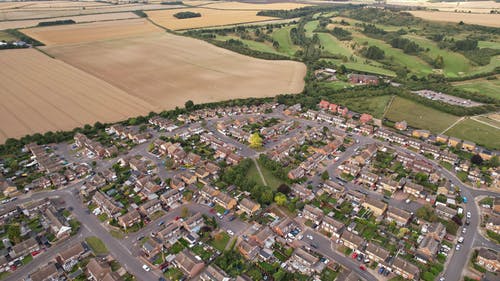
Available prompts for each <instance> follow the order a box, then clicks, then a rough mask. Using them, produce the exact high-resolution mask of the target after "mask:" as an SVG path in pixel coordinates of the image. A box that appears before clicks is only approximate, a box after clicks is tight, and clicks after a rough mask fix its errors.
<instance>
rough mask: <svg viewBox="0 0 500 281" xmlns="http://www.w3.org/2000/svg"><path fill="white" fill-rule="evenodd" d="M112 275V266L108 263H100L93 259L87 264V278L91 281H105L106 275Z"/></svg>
mask: <svg viewBox="0 0 500 281" xmlns="http://www.w3.org/2000/svg"><path fill="white" fill-rule="evenodd" d="M108 274H111V266H110V265H109V264H108V263H107V262H99V261H97V259H95V258H92V259H90V260H89V262H88V264H87V276H88V277H89V278H88V279H89V280H94V281H104V278H105V277H106V275H108Z"/></svg>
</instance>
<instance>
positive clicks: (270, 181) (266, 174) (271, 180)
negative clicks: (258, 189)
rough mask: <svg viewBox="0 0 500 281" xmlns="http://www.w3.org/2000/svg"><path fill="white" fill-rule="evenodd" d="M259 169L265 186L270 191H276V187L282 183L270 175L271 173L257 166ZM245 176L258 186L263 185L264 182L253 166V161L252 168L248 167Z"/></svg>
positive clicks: (261, 166)
mask: <svg viewBox="0 0 500 281" xmlns="http://www.w3.org/2000/svg"><path fill="white" fill-rule="evenodd" d="M257 163H258V161H257ZM259 167H260V171H261V172H262V175H263V176H264V179H265V180H266V183H267V185H268V186H269V187H271V188H272V189H277V188H278V186H280V184H282V183H284V182H283V181H282V180H280V179H278V178H277V177H275V176H274V175H273V174H272V173H271V171H270V170H268V169H267V168H265V167H264V166H263V165H259ZM247 176H248V177H249V178H251V179H253V180H255V181H256V182H257V183H258V184H262V185H264V182H263V181H262V178H261V176H260V174H259V171H257V167H256V166H255V164H254V162H253V161H252V166H250V169H249V170H248V172H247Z"/></svg>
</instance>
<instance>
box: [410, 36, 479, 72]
mask: <svg viewBox="0 0 500 281" xmlns="http://www.w3.org/2000/svg"><path fill="white" fill-rule="evenodd" d="M404 37H406V38H408V39H410V40H412V41H414V42H415V43H417V44H418V45H420V47H422V48H424V49H426V50H427V49H428V50H429V51H424V52H423V54H425V55H426V56H428V57H429V58H430V59H435V58H436V57H437V56H442V57H443V60H444V68H443V71H444V73H443V74H445V75H446V76H449V77H457V76H462V75H463V74H464V73H467V72H468V71H470V69H471V64H470V61H469V60H468V59H467V58H466V57H464V56H463V55H461V54H459V53H455V52H450V51H448V50H445V49H440V48H439V47H438V46H437V45H436V44H435V43H434V42H432V41H430V40H428V39H426V38H423V37H420V36H415V35H407V36H404Z"/></svg>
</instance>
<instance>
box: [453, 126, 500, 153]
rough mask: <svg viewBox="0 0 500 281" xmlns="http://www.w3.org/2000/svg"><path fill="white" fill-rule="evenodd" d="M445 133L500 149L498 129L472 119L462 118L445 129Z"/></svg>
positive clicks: (499, 131) (499, 132)
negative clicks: (448, 128)
mask: <svg viewBox="0 0 500 281" xmlns="http://www.w3.org/2000/svg"><path fill="white" fill-rule="evenodd" d="M446 134H447V135H449V136H453V137H457V138H461V139H466V140H470V141H473V142H475V143H477V144H479V145H481V146H484V147H486V148H489V149H500V130H498V129H495V128H493V127H491V126H488V125H485V124H483V123H480V122H477V121H475V120H472V119H464V120H463V121H461V122H459V123H458V124H456V125H455V126H453V127H452V128H451V129H450V130H448V131H446Z"/></svg>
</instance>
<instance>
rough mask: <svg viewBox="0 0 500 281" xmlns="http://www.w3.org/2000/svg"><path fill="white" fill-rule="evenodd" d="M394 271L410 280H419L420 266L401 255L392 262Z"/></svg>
mask: <svg viewBox="0 0 500 281" xmlns="http://www.w3.org/2000/svg"><path fill="white" fill-rule="evenodd" d="M392 269H393V272H394V273H396V274H397V275H400V276H402V277H403V278H406V279H410V280H418V278H419V275H420V270H419V269H418V267H417V266H416V265H414V264H412V263H410V262H408V261H406V260H404V259H402V258H401V257H396V258H395V259H394V262H393V263H392Z"/></svg>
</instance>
